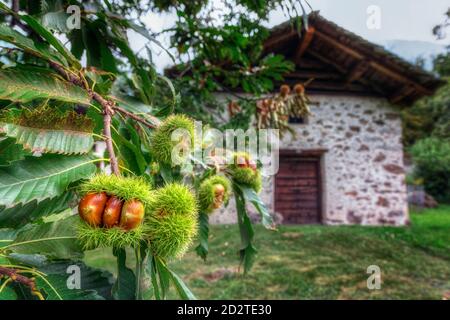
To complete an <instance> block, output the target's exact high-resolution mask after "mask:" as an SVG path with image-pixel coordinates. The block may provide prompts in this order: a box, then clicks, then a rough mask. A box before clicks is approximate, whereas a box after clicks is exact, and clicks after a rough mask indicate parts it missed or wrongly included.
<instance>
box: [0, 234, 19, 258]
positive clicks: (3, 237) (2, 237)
mask: <svg viewBox="0 0 450 320" xmlns="http://www.w3.org/2000/svg"><path fill="white" fill-rule="evenodd" d="M17 233H18V230H16V229H8V228H4V229H0V248H1V247H5V246H7V245H9V244H11V243H12V242H13V241H14V239H15V238H16V237H17ZM0 259H2V257H1V256H0Z"/></svg>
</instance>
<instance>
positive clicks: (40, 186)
mask: <svg viewBox="0 0 450 320" xmlns="http://www.w3.org/2000/svg"><path fill="white" fill-rule="evenodd" d="M93 162H94V161H93V160H92V158H90V157H88V156H70V157H68V156H61V155H54V154H46V155H43V156H42V157H27V158H26V159H25V160H21V161H17V162H14V164H13V165H11V166H9V167H1V168H0V205H1V206H5V207H11V206H14V205H17V204H20V203H23V204H25V203H28V202H30V201H33V200H37V201H38V202H39V201H42V200H44V199H50V198H53V197H56V196H59V195H60V194H62V193H63V192H64V191H65V190H66V188H67V186H68V185H69V184H70V183H72V182H74V181H77V180H80V179H83V178H87V177H89V176H91V175H93V174H94V173H95V170H96V167H95V165H94V164H93Z"/></svg>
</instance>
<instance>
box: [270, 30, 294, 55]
mask: <svg viewBox="0 0 450 320" xmlns="http://www.w3.org/2000/svg"><path fill="white" fill-rule="evenodd" d="M294 36H297V37H298V32H297V30H295V29H294V28H292V29H291V30H290V31H289V32H285V33H284V34H283V35H280V36H278V37H273V38H271V39H269V40H267V41H266V42H264V52H266V53H268V52H271V51H273V50H274V49H275V48H274V47H276V46H277V44H279V43H280V42H281V43H282V42H284V41H288V40H290V39H291V38H292V37H294Z"/></svg>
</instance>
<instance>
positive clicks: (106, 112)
mask: <svg viewBox="0 0 450 320" xmlns="http://www.w3.org/2000/svg"><path fill="white" fill-rule="evenodd" d="M50 66H51V67H52V68H53V69H55V70H56V71H57V72H58V73H59V74H60V75H62V76H63V77H64V78H65V79H67V80H68V81H70V82H71V83H73V84H75V85H77V86H79V87H82V88H84V89H86V90H87V91H88V93H89V96H90V97H91V99H94V100H95V101H97V102H98V103H99V104H100V105H101V106H102V108H103V134H104V136H105V143H106V150H107V151H108V154H109V159H110V165H111V171H112V173H113V174H115V175H120V171H119V162H118V161H117V157H116V154H115V151H114V146H113V143H112V136H111V119H112V115H113V114H114V110H113V106H114V104H115V103H114V101H111V100H107V99H105V98H103V97H102V96H101V95H100V94H98V93H97V92H95V91H92V90H91V89H90V88H86V85H85V83H84V82H83V80H82V79H81V77H80V76H78V75H76V74H74V73H70V72H67V71H66V70H65V69H64V67H63V66H61V65H59V64H57V63H55V62H50Z"/></svg>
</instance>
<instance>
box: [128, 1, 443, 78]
mask: <svg viewBox="0 0 450 320" xmlns="http://www.w3.org/2000/svg"><path fill="white" fill-rule="evenodd" d="M217 3H219V2H217ZM309 3H310V4H311V6H312V7H313V9H314V10H319V11H320V14H321V15H323V16H324V17H325V18H327V19H329V20H331V21H333V22H335V23H337V24H338V25H340V26H342V27H344V28H345V29H347V30H350V31H352V32H354V33H356V34H358V35H360V36H362V37H364V38H366V39H368V40H369V41H373V42H376V43H382V42H384V41H386V40H420V41H428V42H433V43H436V44H443V45H444V44H449V43H450V40H449V39H450V35H449V36H448V37H447V39H445V40H437V39H436V37H434V36H433V34H432V33H431V30H432V28H433V27H434V26H435V25H436V24H438V23H442V22H443V21H444V18H445V16H444V13H445V12H446V11H447V9H448V8H449V7H450V0H309ZM368 10H369V13H368ZM373 10H375V11H373ZM378 13H379V18H380V19H379V28H373V27H372V28H369V27H368V26H367V21H368V19H369V21H373V20H371V18H376V16H377V14H378ZM286 19H287V18H286V16H284V15H283V13H282V12H281V11H276V12H273V13H272V14H271V17H270V21H269V24H268V26H274V25H277V24H279V23H282V22H284V21H286ZM143 20H144V21H145V22H146V24H148V25H149V26H151V29H152V30H153V31H159V30H162V29H164V28H166V27H169V26H171V25H172V23H173V21H174V17H173V15H170V14H165V15H153V14H149V15H147V16H146V17H144V19H143ZM372 26H375V25H373V24H372ZM161 40H162V42H163V43H165V44H166V45H167V44H168V39H161ZM131 42H132V46H133V48H134V49H136V50H139V49H140V48H142V46H143V45H144V43H145V41H144V40H143V39H142V38H140V37H139V36H136V35H131ZM154 49H156V51H159V52H160V54H159V55H156V56H154V60H155V63H156V64H157V67H158V69H159V70H162V68H164V67H166V66H168V65H170V64H171V60H170V59H169V57H168V56H167V55H166V54H164V53H163V52H161V50H158V49H157V48H156V47H154Z"/></svg>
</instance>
